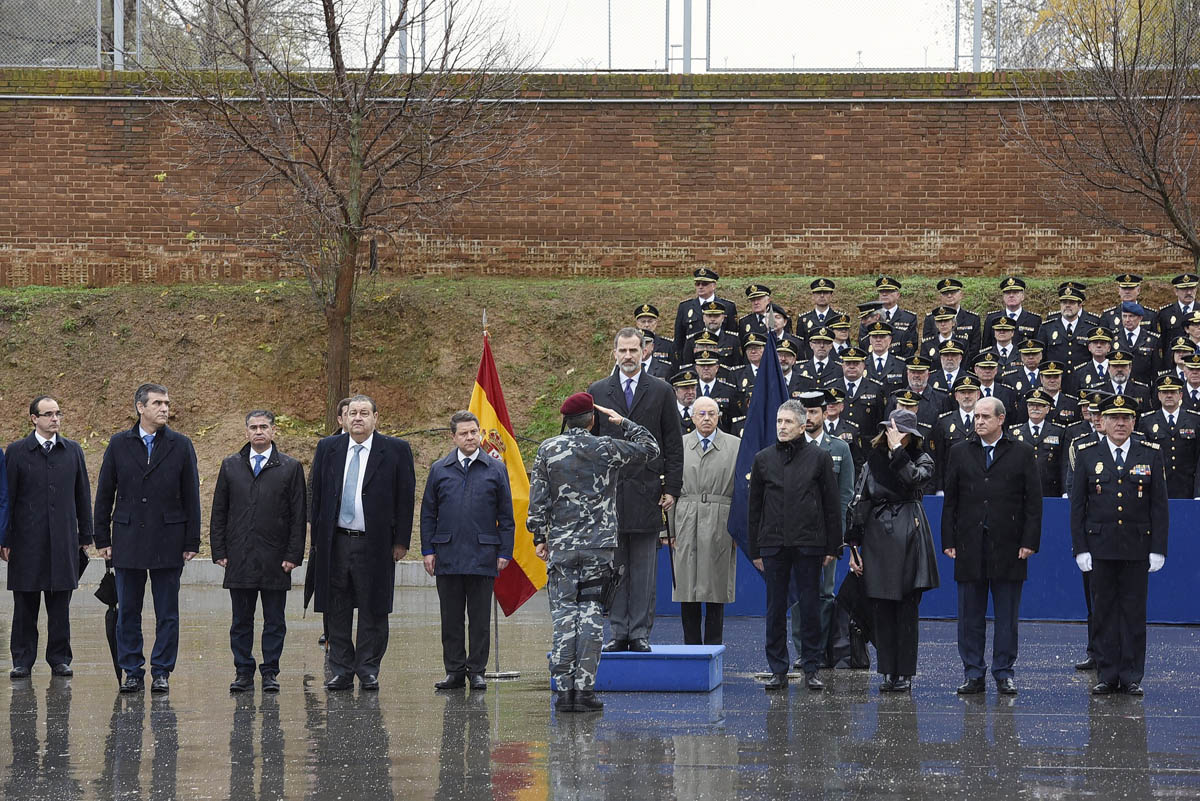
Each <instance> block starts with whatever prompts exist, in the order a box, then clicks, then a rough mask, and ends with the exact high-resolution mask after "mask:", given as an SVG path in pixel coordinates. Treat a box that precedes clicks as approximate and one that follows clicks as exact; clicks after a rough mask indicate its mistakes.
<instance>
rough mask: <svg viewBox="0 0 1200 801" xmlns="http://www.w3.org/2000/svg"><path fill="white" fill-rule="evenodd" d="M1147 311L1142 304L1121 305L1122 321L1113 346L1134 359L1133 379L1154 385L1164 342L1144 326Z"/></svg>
mask: <svg viewBox="0 0 1200 801" xmlns="http://www.w3.org/2000/svg"><path fill="white" fill-rule="evenodd" d="M1145 319H1146V309H1145V308H1144V307H1143V306H1142V304H1140V303H1135V302H1133V301H1126V302H1125V303H1122V304H1121V309H1120V320H1119V321H1118V322H1117V327H1116V328H1114V329H1113V330H1114V331H1115V332H1116V338H1115V339H1114V341H1113V345H1115V346H1116V348H1117V349H1118V350H1120V351H1123V352H1125V353H1128V354H1129V355H1130V356H1132V357H1133V373H1132V375H1133V377H1134V379H1136V380H1138V381H1141V382H1142V383H1144V384H1147V385H1149V384H1152V383H1153V382H1154V379H1155V378H1157V377H1158V371H1159V367H1160V365H1161V363H1162V342H1161V341H1160V340H1159V338H1158V334H1156V333H1154V332H1153V331H1151V330H1149V329H1148V328H1147V327H1146V326H1144V325H1142V321H1143V320H1145Z"/></svg>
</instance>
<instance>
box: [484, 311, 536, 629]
mask: <svg viewBox="0 0 1200 801" xmlns="http://www.w3.org/2000/svg"><path fill="white" fill-rule="evenodd" d="M470 410H471V412H472V413H473V414H474V415H475V416H476V417H478V418H479V438H480V443H479V444H480V447H482V448H483V449H484V450H485V451H486V452H487V453H488V455H490V456H494V457H495V458H497V459H499V460H500V461H502V462H504V466H505V467H507V468H508V484H509V487H510V488H511V490H512V505H513V519H514V520H515V521H516V524H517V530H516V535H515V536H514V538H513V560H512V561H511V562H509V563H508V567H506V568H504V570H503V571H501V573H500V575H499V576H498V577H497V578H496V585H495V593H496V601H497V602H498V603H499V604H500V608H501V609H503V610H504V615H505V617H507V616H508V615H511V614H512V613H513V612H515V611H517V609H519V608H520V606H521V604H523V603H525V602H526V601H528V600H529V599H530V597H532V596H533V594H534V593H535V592H537V591H538V590H540V589H541V588H542V587H545V586H546V563H545V562H543V561H542V560H541V559H539V558H538V556H537V554H536V553H534V551H533V535H532V534H530V533H529V529H528V528H526V527H525V518H526V517H527V516H528V515H529V474H528V473H526V472H525V463H524V462H522V461H521V451H520V450H519V449H518V448H517V440H516V438H515V437H514V436H513V427H512V422H511V421H510V420H509V419H508V408H507V407H506V406H505V405H504V393H503V392H501V391H500V375H499V374H498V373H497V372H496V362H495V360H494V359H493V358H492V348H491V345H489V344H488V336H487V333H484V335H483V358H482V359H480V360H479V373H478V374H477V375H476V376H475V389H474V390H473V391H472V392H471V406H470Z"/></svg>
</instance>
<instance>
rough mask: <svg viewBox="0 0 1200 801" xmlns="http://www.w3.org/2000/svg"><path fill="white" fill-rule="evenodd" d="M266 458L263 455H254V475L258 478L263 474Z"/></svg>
mask: <svg viewBox="0 0 1200 801" xmlns="http://www.w3.org/2000/svg"><path fill="white" fill-rule="evenodd" d="M266 458H267V457H265V456H263V455H262V454H261V453H256V454H254V475H256V476H257V475H258V474H259V473H261V472H262V464H263V461H264V460H265V459H266Z"/></svg>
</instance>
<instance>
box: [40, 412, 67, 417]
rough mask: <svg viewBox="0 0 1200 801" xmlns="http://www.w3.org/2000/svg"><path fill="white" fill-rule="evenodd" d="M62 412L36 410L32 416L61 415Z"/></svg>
mask: <svg viewBox="0 0 1200 801" xmlns="http://www.w3.org/2000/svg"><path fill="white" fill-rule="evenodd" d="M62 416H63V413H62V412H38V413H37V414H35V415H34V417H62Z"/></svg>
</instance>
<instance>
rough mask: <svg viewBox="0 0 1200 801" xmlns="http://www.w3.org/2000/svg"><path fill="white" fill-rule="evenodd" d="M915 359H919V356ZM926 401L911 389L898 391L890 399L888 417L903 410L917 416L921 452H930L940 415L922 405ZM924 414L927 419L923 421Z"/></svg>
mask: <svg viewBox="0 0 1200 801" xmlns="http://www.w3.org/2000/svg"><path fill="white" fill-rule="evenodd" d="M913 358H914V359H916V358H919V357H917V356H914V357H913ZM923 400H924V399H923V398H922V397H921V396H920V395H918V394H917V393H916V392H914V391H912V390H911V389H898V390H896V391H895V392H893V393H892V395H891V398H889V399H888V406H889V407H890V408H889V409H888V412H887V415H888V417H889V418H890V417H891V416H892V411H893V410H895V409H903V410H905V411H908V412H912V413H913V414H915V415H916V416H917V430H919V431H920V432H921V450H923V451H926V452H928V450H929V442H930V435H931V434H932V433H933V426H934V425H935V424H936V423H937V418H938V414H937V413H934V412H933V411H932V409H933V407H932V406H930V405H929V404H927V403H926V404H924V405H922V401H923ZM922 412H924V414H925V417H924V419H922V416H921V415H922Z"/></svg>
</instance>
